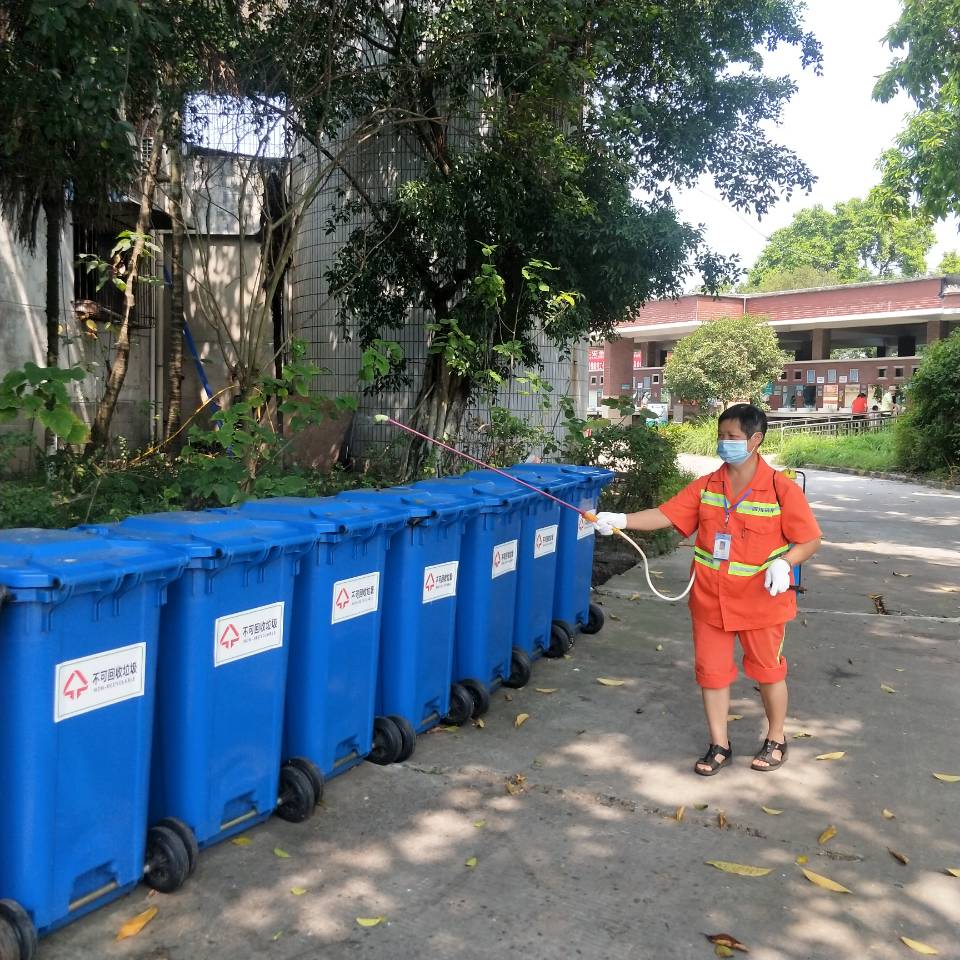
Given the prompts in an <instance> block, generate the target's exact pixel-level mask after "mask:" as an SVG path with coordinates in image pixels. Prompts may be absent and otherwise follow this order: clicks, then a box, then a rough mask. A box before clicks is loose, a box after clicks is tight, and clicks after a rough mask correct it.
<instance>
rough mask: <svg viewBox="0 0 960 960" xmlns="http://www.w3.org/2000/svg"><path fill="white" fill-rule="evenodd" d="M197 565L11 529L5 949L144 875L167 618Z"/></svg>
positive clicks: (1, 938)
mask: <svg viewBox="0 0 960 960" xmlns="http://www.w3.org/2000/svg"><path fill="white" fill-rule="evenodd" d="M185 562H186V556H185V555H184V554H183V552H182V551H177V550H171V549H167V548H164V547H162V546H160V545H153V544H133V543H131V544H117V543H111V542H108V541H105V540H104V539H103V538H102V537H98V536H96V535H95V534H93V533H83V532H78V531H73V530H4V531H0V597H2V603H0V677H2V678H3V694H2V696H0V823H2V824H3V826H2V829H0V946H2V945H3V944H4V943H5V942H12V943H13V944H14V946H16V945H17V943H18V942H19V944H20V946H21V948H22V953H21V954H20V955H21V956H28V955H32V953H31V951H32V948H33V945H35V942H36V931H39V932H40V933H47V932H49V931H50V930H53V929H55V928H56V927H59V926H61V925H63V924H65V923H68V922H70V921H71V920H74V919H76V918H77V917H79V916H82V915H83V914H85V913H88V912H89V911H91V910H93V909H95V908H96V907H99V906H101V905H102V904H104V903H107V902H108V901H110V900H113V899H115V898H116V897H118V896H120V895H122V894H124V893H127V892H128V891H129V890H130V889H131V888H132V887H133V886H134V885H135V884H137V883H138V882H139V881H140V880H141V879H142V878H143V875H144V838H145V837H146V835H147V804H148V781H149V772H150V743H151V734H152V728H153V717H154V702H155V693H156V682H155V678H156V663H157V637H158V628H159V618H160V610H161V607H162V605H163V603H164V601H165V595H166V591H167V586H168V584H169V583H170V581H171V580H173V579H174V578H175V577H177V576H179V574H180V573H181V571H182V570H183V567H184V564H185ZM176 854H178V855H181V856H186V851H185V849H183V848H178V849H177V851H176ZM179 879H180V882H182V880H183V879H185V875H184V877H180V878H179ZM0 955H3V956H5V957H6V956H9V953H3V951H0ZM13 955H14V956H17V953H16V952H14V954H13Z"/></svg>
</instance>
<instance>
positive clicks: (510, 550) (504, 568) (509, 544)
mask: <svg viewBox="0 0 960 960" xmlns="http://www.w3.org/2000/svg"><path fill="white" fill-rule="evenodd" d="M516 569H517V541H516V540H507V541H506V543H498V544H497V545H496V546H495V547H494V548H493V564H492V567H491V570H490V579H491V580H496V578H497V577H502V576H503V575H504V574H505V573H512V572H513V571H514V570H516Z"/></svg>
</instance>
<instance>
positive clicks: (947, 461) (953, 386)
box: [896, 330, 960, 472]
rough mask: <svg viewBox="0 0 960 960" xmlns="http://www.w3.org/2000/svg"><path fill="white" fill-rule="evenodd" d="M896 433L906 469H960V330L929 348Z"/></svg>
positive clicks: (913, 381)
mask: <svg viewBox="0 0 960 960" xmlns="http://www.w3.org/2000/svg"><path fill="white" fill-rule="evenodd" d="M896 433H897V459H898V460H899V462H900V465H901V466H902V467H904V468H905V469H907V470H912V471H917V472H937V471H940V472H943V471H948V472H953V471H957V470H958V469H960V330H954V332H953V333H952V334H951V335H950V336H949V337H948V338H947V339H946V340H940V341H939V342H937V343H934V344H931V345H930V346H929V347H928V348H927V350H926V352H925V353H924V355H923V359H922V360H921V362H920V367H919V369H918V370H917V372H916V373H915V374H914V375H913V379H912V380H911V381H910V387H909V390H908V392H907V410H906V413H905V414H902V415H901V416H900V417H898V418H897V428H896Z"/></svg>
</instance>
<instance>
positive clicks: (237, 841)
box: [230, 837, 253, 847]
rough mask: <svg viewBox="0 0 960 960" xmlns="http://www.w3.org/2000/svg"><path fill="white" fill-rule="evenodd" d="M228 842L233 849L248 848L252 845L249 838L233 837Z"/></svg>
mask: <svg viewBox="0 0 960 960" xmlns="http://www.w3.org/2000/svg"><path fill="white" fill-rule="evenodd" d="M230 842H231V843H232V844H233V845H234V846H235V847H249V846H250V844H251V843H253V841H252V840H251V839H250V838H249V837H234V838H233V839H232V840H231V841H230Z"/></svg>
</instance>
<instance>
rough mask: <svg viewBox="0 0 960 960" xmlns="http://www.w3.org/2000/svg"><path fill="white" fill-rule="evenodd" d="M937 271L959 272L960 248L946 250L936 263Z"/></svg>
mask: <svg viewBox="0 0 960 960" xmlns="http://www.w3.org/2000/svg"><path fill="white" fill-rule="evenodd" d="M937 273H960V250H947V251H945V252H944V254H943V259H942V260H941V261H940V263H939V264H938V265H937Z"/></svg>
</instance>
